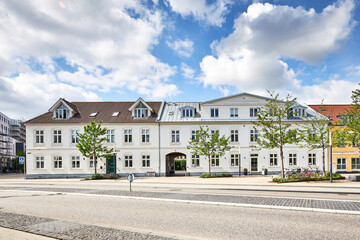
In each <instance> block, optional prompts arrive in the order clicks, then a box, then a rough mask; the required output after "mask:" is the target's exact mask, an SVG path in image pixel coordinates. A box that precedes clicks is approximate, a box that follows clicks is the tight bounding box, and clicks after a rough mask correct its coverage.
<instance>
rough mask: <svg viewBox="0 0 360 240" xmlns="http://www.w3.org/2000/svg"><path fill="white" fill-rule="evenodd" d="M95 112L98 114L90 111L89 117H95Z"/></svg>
mask: <svg viewBox="0 0 360 240" xmlns="http://www.w3.org/2000/svg"><path fill="white" fill-rule="evenodd" d="M97 114H98V112H92V113H91V114H90V117H96V115H97Z"/></svg>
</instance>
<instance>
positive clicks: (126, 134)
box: [124, 129, 132, 143]
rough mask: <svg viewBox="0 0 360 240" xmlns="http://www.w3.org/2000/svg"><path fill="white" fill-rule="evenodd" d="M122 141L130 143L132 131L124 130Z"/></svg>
mask: <svg viewBox="0 0 360 240" xmlns="http://www.w3.org/2000/svg"><path fill="white" fill-rule="evenodd" d="M124 141H125V142H126V143H132V130H131V129H125V130H124Z"/></svg>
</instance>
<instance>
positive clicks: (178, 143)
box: [170, 142, 181, 145]
mask: <svg viewBox="0 0 360 240" xmlns="http://www.w3.org/2000/svg"><path fill="white" fill-rule="evenodd" d="M170 144H171V145H180V144H181V143H180V142H171V143H170Z"/></svg>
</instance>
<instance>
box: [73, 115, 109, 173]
mask: <svg viewBox="0 0 360 240" xmlns="http://www.w3.org/2000/svg"><path fill="white" fill-rule="evenodd" d="M101 123H102V122H101V121H100V122H99V124H96V122H95V121H91V122H90V123H89V124H88V125H86V126H84V133H78V136H79V142H78V143H77V144H76V146H77V148H78V149H79V151H80V152H81V154H82V155H83V156H85V157H87V158H91V157H92V158H93V160H94V168H95V174H96V173H97V170H96V168H97V159H98V158H101V157H105V158H108V157H111V153H112V152H113V149H108V148H107V147H106V146H104V142H106V135H105V134H106V131H107V129H106V128H102V127H101Z"/></svg>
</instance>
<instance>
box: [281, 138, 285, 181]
mask: <svg viewBox="0 0 360 240" xmlns="http://www.w3.org/2000/svg"><path fill="white" fill-rule="evenodd" d="M280 158H281V177H282V178H284V177H285V174H284V152H283V147H282V144H280Z"/></svg>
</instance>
